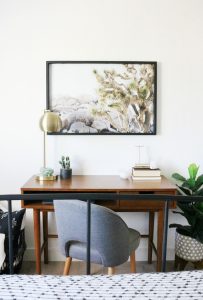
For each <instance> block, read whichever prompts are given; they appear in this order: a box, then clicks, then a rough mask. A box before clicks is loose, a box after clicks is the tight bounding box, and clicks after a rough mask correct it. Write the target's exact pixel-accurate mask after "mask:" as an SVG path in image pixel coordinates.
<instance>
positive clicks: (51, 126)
mask: <svg viewBox="0 0 203 300" xmlns="http://www.w3.org/2000/svg"><path fill="white" fill-rule="evenodd" d="M39 126H40V129H41V130H42V131H43V132H44V155H43V162H44V163H43V168H41V170H40V171H41V172H40V175H38V176H37V177H36V179H38V180H55V179H56V175H53V172H54V170H53V169H51V168H47V166H46V136H47V133H51V132H58V131H60V129H61V127H62V122H61V119H60V117H59V115H58V114H56V113H54V112H51V111H50V110H45V111H44V114H43V116H42V117H41V118H40V122H39Z"/></svg>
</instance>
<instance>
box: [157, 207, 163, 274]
mask: <svg viewBox="0 0 203 300" xmlns="http://www.w3.org/2000/svg"><path fill="white" fill-rule="evenodd" d="M163 229H164V211H163V210H159V211H158V224H157V265H156V270H157V272H160V271H161V266H162V242H163Z"/></svg>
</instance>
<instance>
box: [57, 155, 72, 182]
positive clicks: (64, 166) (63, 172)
mask: <svg viewBox="0 0 203 300" xmlns="http://www.w3.org/2000/svg"><path fill="white" fill-rule="evenodd" d="M59 163H60V165H61V169H60V177H61V178H62V179H68V178H70V177H71V176H72V169H71V168H70V158H69V157H68V156H62V157H61V160H60V161H59Z"/></svg>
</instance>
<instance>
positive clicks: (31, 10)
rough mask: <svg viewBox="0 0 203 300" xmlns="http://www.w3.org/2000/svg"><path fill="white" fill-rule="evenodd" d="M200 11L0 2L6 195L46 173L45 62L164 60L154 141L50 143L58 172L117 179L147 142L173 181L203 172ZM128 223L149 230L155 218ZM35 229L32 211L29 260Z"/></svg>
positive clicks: (72, 139)
mask: <svg viewBox="0 0 203 300" xmlns="http://www.w3.org/2000/svg"><path fill="white" fill-rule="evenodd" d="M202 11H203V1H202V0H154V1H151V0H142V1H140V0H86V1H84V0H0V103H1V106H0V108H1V114H0V172H1V173H0V174H1V180H0V193H1V194H2V193H17V192H19V191H20V187H21V186H22V185H23V184H24V182H25V181H26V180H27V179H28V178H29V177H30V176H31V175H32V174H36V173H37V172H38V170H39V168H40V166H41V165H42V145H43V144H42V143H43V140H42V133H41V132H40V130H39V128H38V121H39V117H40V115H41V114H42V112H43V109H44V108H45V61H46V60H138V61H139V60H155V61H157V62H158V125H157V126H158V134H157V135H156V136H49V137H48V148H49V151H50V153H49V158H48V161H49V165H50V166H54V167H55V168H58V167H59V166H58V164H57V161H58V158H59V157H60V155H61V154H63V153H64V154H69V155H70V157H71V160H72V165H73V169H74V172H75V173H77V174H118V170H119V169H122V168H124V169H125V168H126V167H127V168H129V167H130V166H132V165H133V162H135V160H136V158H137V156H136V155H137V153H136V149H135V146H136V145H139V144H142V145H145V146H147V147H148V149H149V152H150V157H151V159H153V160H156V161H157V162H158V165H159V167H160V168H161V169H162V170H163V173H164V174H165V175H166V176H168V177H170V175H171V173H172V172H174V171H179V172H182V173H185V172H186V167H187V165H188V164H189V163H190V162H196V163H198V164H199V165H201V171H203V154H202V152H203V151H202V150H203V139H202V132H203V130H202V129H203V125H202V110H203V96H202V95H203V84H202V80H203V79H202V70H203V57H202V56H203V19H202ZM78 88H80V87H78ZM122 216H123V217H124V218H125V220H126V221H127V222H128V224H129V225H131V226H134V227H135V228H138V229H139V230H141V231H144V230H145V231H146V230H147V214H133V213H131V214H122ZM52 219H53V216H50V221H51V220H52ZM171 219H172V217H171ZM32 230H33V228H32V215H31V212H28V213H27V242H28V248H29V249H30V252H28V256H29V253H31V252H32V251H31V250H32V249H33V234H32ZM53 230H54V229H53ZM29 233H31V234H29ZM173 233H174V232H172V231H171V232H170V237H169V248H170V250H171V251H170V253H169V254H170V258H172V256H171V255H172V250H173V244H174V243H173V240H174V237H173ZM51 247H52V248H54V250H53V251H52V254H54V255H53V258H56V256H57V245H56V241H52V242H51ZM143 247H144V248H146V244H145V243H144V242H142V244H141V248H140V249H141V250H140V251H139V255H138V259H145V256H143V253H145V252H146V251H142V248H143ZM145 250H146V249H145Z"/></svg>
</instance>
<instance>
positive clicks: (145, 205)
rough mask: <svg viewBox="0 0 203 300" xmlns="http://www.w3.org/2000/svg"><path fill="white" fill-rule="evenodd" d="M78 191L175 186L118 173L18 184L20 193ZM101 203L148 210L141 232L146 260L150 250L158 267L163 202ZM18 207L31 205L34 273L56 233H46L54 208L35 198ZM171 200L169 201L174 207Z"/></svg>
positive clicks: (171, 191) (164, 190)
mask: <svg viewBox="0 0 203 300" xmlns="http://www.w3.org/2000/svg"><path fill="white" fill-rule="evenodd" d="M62 192H70V193H74V192H75V193H78V192H96V193H99V192H108V193H111V192H112V193H117V194H122V193H125V194H127V193H135V194H168V195H175V194H176V187H175V185H173V184H172V183H170V182H169V181H168V180H167V179H166V178H165V177H162V180H161V181H146V182H144V181H134V180H132V179H126V180H124V179H121V178H120V177H119V176H108V175H102V176H100V175H94V176H90V175H85V176H82V175H75V176H72V178H71V179H67V180H60V179H59V178H58V179H57V180H56V181H44V182H40V181H37V180H36V179H35V176H33V177H32V178H30V180H28V181H27V182H26V183H25V185H24V186H23V187H22V188H21V193H22V194H26V193H27V194H32V193H62ZM97 204H99V205H103V206H106V207H109V208H111V209H113V210H114V211H118V212H138V211H139V212H149V232H148V234H145V235H143V237H147V238H148V241H149V242H148V262H149V263H151V262H152V250H154V251H155V253H156V254H157V271H160V270H161V263H162V262H161V257H162V237H163V218H164V203H163V202H160V201H146V200H139V201H128V200H109V201H99V202H97ZM22 207H24V208H31V209H33V218H34V244H35V256H36V273H37V274H40V273H41V253H42V251H43V250H44V263H48V238H50V237H57V235H50V234H49V233H48V212H51V211H54V207H53V205H52V204H47V203H43V202H42V201H41V202H40V201H38V202H30V201H29V202H26V201H23V200H22ZM174 207H175V203H173V202H172V203H171V204H170V208H174ZM41 212H42V216H43V240H44V243H43V245H42V247H41V238H40V213H41ZM155 212H157V213H158V218H157V247H156V248H155V246H154V243H153V234H154V215H155Z"/></svg>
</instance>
